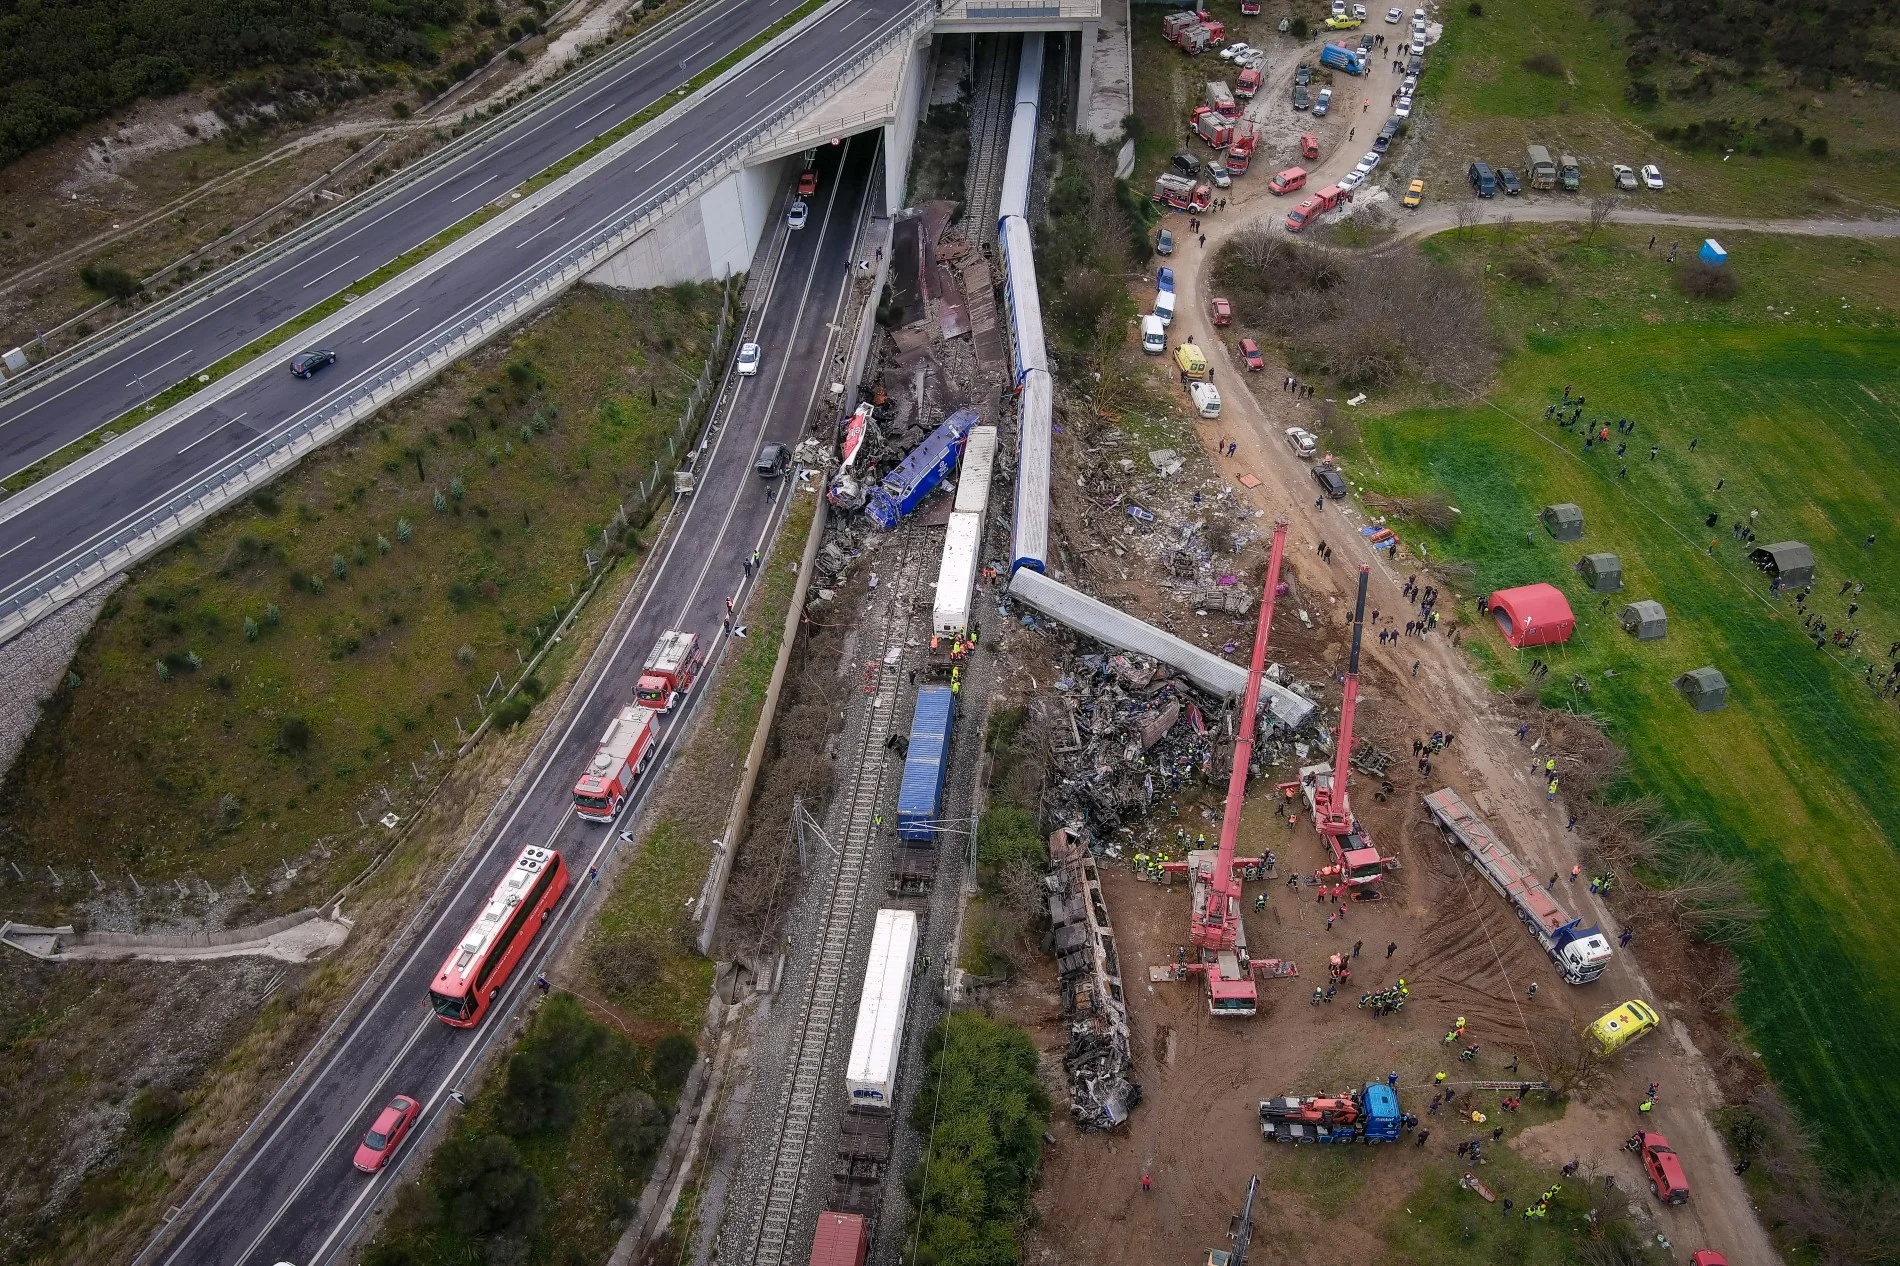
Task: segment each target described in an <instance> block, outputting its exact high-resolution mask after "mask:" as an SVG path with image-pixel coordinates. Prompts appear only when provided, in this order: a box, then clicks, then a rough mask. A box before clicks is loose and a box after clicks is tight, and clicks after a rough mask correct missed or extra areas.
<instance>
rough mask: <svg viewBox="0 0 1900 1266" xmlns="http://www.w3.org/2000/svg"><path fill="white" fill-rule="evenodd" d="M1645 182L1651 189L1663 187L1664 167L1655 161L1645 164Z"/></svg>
mask: <svg viewBox="0 0 1900 1266" xmlns="http://www.w3.org/2000/svg"><path fill="white" fill-rule="evenodd" d="M1643 183H1644V184H1645V185H1647V186H1648V187H1649V188H1651V189H1660V188H1662V187H1663V178H1662V168H1660V167H1658V166H1656V164H1654V163H1646V164H1644V166H1643Z"/></svg>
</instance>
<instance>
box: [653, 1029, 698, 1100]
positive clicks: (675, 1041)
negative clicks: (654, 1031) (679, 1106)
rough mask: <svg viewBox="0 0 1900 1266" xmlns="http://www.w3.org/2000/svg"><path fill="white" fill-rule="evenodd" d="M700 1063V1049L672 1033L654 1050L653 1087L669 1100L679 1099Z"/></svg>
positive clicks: (689, 1040)
mask: <svg viewBox="0 0 1900 1266" xmlns="http://www.w3.org/2000/svg"><path fill="white" fill-rule="evenodd" d="M698 1062H699V1048H698V1047H697V1046H695V1045H693V1041H692V1039H691V1038H688V1037H681V1036H680V1035H679V1034H678V1033H670V1034H668V1035H667V1036H665V1037H663V1038H661V1039H660V1044H659V1045H658V1046H656V1047H654V1048H653V1087H654V1089H656V1090H658V1091H659V1092H660V1093H661V1094H664V1095H666V1096H668V1097H669V1098H673V1097H677V1096H678V1095H679V1092H680V1091H681V1090H682V1089H683V1088H684V1087H685V1085H686V1079H687V1078H688V1077H689V1076H691V1075H692V1072H693V1065H694V1064H697V1063H698Z"/></svg>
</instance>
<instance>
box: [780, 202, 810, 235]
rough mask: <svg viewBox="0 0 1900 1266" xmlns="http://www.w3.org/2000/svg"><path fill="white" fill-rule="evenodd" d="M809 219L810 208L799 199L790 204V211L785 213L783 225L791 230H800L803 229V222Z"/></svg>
mask: <svg viewBox="0 0 1900 1266" xmlns="http://www.w3.org/2000/svg"><path fill="white" fill-rule="evenodd" d="M810 217H811V208H810V207H808V206H806V205H805V201H804V199H802V198H801V199H799V200H798V201H797V202H794V203H793V204H792V209H791V210H790V211H787V212H786V213H785V223H786V224H787V225H788V226H790V227H791V228H794V229H802V228H804V227H805V221H806V220H807V219H809V218H810Z"/></svg>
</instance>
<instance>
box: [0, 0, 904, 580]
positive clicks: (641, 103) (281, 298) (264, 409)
mask: <svg viewBox="0 0 1900 1266" xmlns="http://www.w3.org/2000/svg"><path fill="white" fill-rule="evenodd" d="M796 4H797V0H732V2H731V3H729V4H726V5H723V6H721V8H720V9H719V10H717V11H716V13H715V14H714V15H713V17H712V18H710V19H709V20H708V21H707V22H706V23H705V24H704V25H703V26H701V27H698V28H695V29H694V30H692V31H688V32H685V33H683V35H681V36H679V37H676V38H675V39H673V40H671V41H668V42H665V43H663V44H662V45H661V46H660V47H658V48H655V49H654V50H652V51H650V52H648V53H646V54H643V55H642V56H640V57H637V58H635V59H633V60H632V61H631V62H630V63H629V65H628V66H627V67H626V68H624V69H623V70H621V71H618V72H615V73H614V74H612V75H609V76H608V77H607V78H608V82H606V83H603V84H600V85H598V86H597V87H595V88H593V89H591V90H588V91H585V92H582V93H578V94H576V95H575V97H574V98H572V99H570V100H567V101H563V102H560V103H558V104H557V105H556V106H554V107H551V108H550V110H549V111H548V112H547V113H546V115H545V116H538V117H536V118H534V119H532V120H529V121H527V122H525V123H524V124H523V125H521V126H520V127H518V128H517V129H515V130H514V131H512V132H509V133H506V134H504V135H502V136H500V137H498V138H497V139H496V140H495V141H494V142H493V143H492V144H490V145H488V146H486V147H484V148H482V149H481V150H479V151H478V152H476V153H475V154H472V155H471V156H470V157H469V158H468V159H466V160H464V161H463V162H461V163H458V164H455V165H453V166H452V167H450V168H448V169H447V170H445V171H444V172H442V173H440V174H439V175H437V176H435V177H433V178H431V179H430V180H427V181H424V182H423V183H422V185H420V186H419V187H418V188H417V189H416V190H414V191H412V192H411V193H409V194H407V195H405V196H403V197H402V198H400V199H398V200H396V201H395V202H394V203H393V204H391V205H388V206H384V207H378V208H374V209H373V210H371V211H369V212H367V213H366V214H365V216H364V217H362V218H361V219H359V220H356V221H352V222H350V223H348V224H345V225H342V226H339V228H338V229H337V230H336V231H335V232H333V233H332V234H331V235H330V236H329V238H328V239H326V240H322V241H318V242H314V243H312V244H311V246H310V248H309V249H308V250H307V251H305V252H304V253H303V254H302V255H301V256H300V257H299V258H298V259H297V260H295V261H294V262H287V263H281V264H278V265H275V266H273V267H272V268H271V269H269V270H266V271H265V272H264V273H263V274H261V275H260V276H259V277H257V278H254V279H252V280H251V281H249V282H248V283H246V285H245V286H244V288H243V289H242V290H241V291H240V292H238V293H236V294H233V293H230V292H225V293H223V294H220V295H216V296H213V297H212V298H211V299H209V300H207V301H206V302H205V303H203V304H201V305H199V306H198V307H196V308H193V309H191V310H190V311H188V312H186V313H183V314H181V315H180V318H179V320H178V322H177V323H176V324H175V325H174V326H172V327H169V328H166V329H162V330H159V331H155V332H153V333H151V334H149V335H147V336H145V337H144V338H141V339H139V340H135V341H134V343H133V344H131V345H129V346H128V347H125V348H121V349H118V350H115V351H114V352H113V353H112V354H111V355H110V356H108V357H106V358H104V359H103V360H101V361H98V362H94V363H91V364H87V365H84V366H81V367H79V368H77V369H75V370H74V371H73V372H72V373H70V374H67V375H64V376H62V377H60V378H57V379H54V380H53V381H51V382H49V383H47V384H45V385H44V386H43V387H41V388H40V389H38V390H36V391H33V392H30V393H28V394H27V395H25V396H22V397H20V398H19V399H17V400H12V401H8V402H6V404H5V405H4V406H0V469H5V470H13V469H18V468H19V467H20V466H22V465H25V464H27V463H29V462H31V461H33V460H35V459H36V458H37V457H39V456H43V455H45V454H47V453H50V452H53V451H55V450H57V449H58V448H59V447H61V446H62V445H64V444H65V443H67V442H69V441H70V440H72V439H74V438H77V437H78V436H80V435H83V434H85V433H87V432H89V431H91V430H93V429H94V428H96V427H98V426H99V425H101V424H103V423H105V422H107V421H109V420H111V419H112V418H114V417H117V416H119V415H120V414H121V413H122V412H124V411H125V410H126V409H128V408H131V407H133V406H135V405H136V404H138V403H139V402H140V401H142V400H144V399H146V398H147V397H148V396H149V395H150V394H152V393H153V392H155V391H156V390H158V389H159V388H162V387H163V386H166V385H168V384H170V383H172V382H176V381H177V380H178V379H180V378H182V377H184V376H185V374H186V373H187V372H189V371H191V370H193V369H196V368H202V367H203V366H206V365H210V364H212V363H214V362H216V361H217V360H218V359H219V358H220V357H222V356H224V355H225V354H227V353H229V352H231V351H233V350H235V349H236V348H239V347H242V346H243V345H245V344H246V343H247V342H249V341H250V340H251V339H252V338H254V337H256V336H257V335H259V334H261V333H263V332H264V331H266V330H267V329H269V328H272V327H274V326H276V325H278V324H280V323H282V322H283V321H285V320H288V319H289V318H291V317H293V316H295V315H297V314H298V313H300V312H302V311H304V310H306V309H308V308H309V307H311V306H312V305H314V304H316V303H319V302H321V301H322V300H323V299H325V298H327V297H328V296H329V295H331V294H333V293H335V292H336V291H337V290H338V289H339V288H341V287H342V286H345V285H347V284H349V283H350V282H351V281H353V280H355V279H356V278H358V277H361V276H364V275H366V274H367V273H369V272H371V271H373V270H374V269H375V268H377V267H379V266H381V265H382V264H384V263H386V262H388V261H389V260H391V259H394V258H396V257H397V256H399V255H401V254H402V253H403V252H404V251H406V250H408V249H410V248H411V247H413V246H415V245H417V244H418V243H420V242H423V241H426V240H428V239H429V238H430V237H432V236H433V235H434V234H436V233H437V232H439V231H440V230H441V229H443V228H445V227H447V226H448V225H449V224H451V223H453V222H455V221H456V220H458V219H460V218H461V217H463V216H465V215H467V214H469V213H471V212H473V211H475V210H477V209H478V208H479V207H480V206H481V205H482V202H483V201H488V200H492V199H494V198H497V197H500V196H502V195H503V194H505V193H506V192H507V191H508V190H510V189H511V188H512V187H513V186H515V185H516V184H518V183H520V181H522V180H524V179H526V178H527V177H528V176H531V175H533V174H534V173H535V172H538V171H541V170H542V169H544V168H545V167H547V166H548V165H549V164H550V163H552V162H554V161H556V160H557V159H559V158H561V157H563V156H564V155H566V154H568V153H571V152H572V151H573V150H574V149H575V148H576V147H578V146H579V145H581V144H584V143H585V142H586V141H587V140H589V139H590V138H592V137H593V136H595V135H597V134H598V133H600V132H602V131H605V130H607V129H608V128H611V127H613V126H614V125H615V124H616V123H618V122H620V121H621V120H623V119H625V118H627V117H629V116H630V115H632V114H633V113H635V112H637V111H638V110H640V109H642V108H644V107H645V106H647V105H649V104H651V103H652V102H653V101H655V100H657V99H658V98H659V97H661V96H663V95H664V94H665V93H667V92H669V91H672V90H673V89H675V88H677V87H678V85H679V83H680V80H681V77H682V74H692V73H697V72H698V71H700V70H703V69H705V68H706V67H707V66H708V65H711V64H712V63H713V62H715V61H716V60H718V59H719V58H720V57H722V56H724V55H725V54H726V53H728V52H730V51H732V50H733V49H734V48H736V47H738V46H739V45H741V44H742V43H744V42H745V41H746V40H748V39H750V38H752V37H753V36H754V35H756V34H758V33H759V31H761V30H762V29H764V28H765V27H766V26H769V25H770V24H771V23H772V22H773V21H775V20H777V19H778V18H779V17H782V16H783V15H784V14H785V13H786V12H787V11H788V10H790V9H791V8H793V7H795V6H796ZM913 4H914V0H850V3H847V4H844V5H842V6H840V7H839V8H838V9H836V10H834V11H833V12H831V13H830V14H828V15H827V16H826V17H825V18H824V19H823V20H822V21H820V22H818V23H816V24H815V25H814V26H812V27H810V28H809V29H807V30H806V31H805V32H804V33H802V34H801V35H800V36H798V37H797V38H795V39H791V40H787V41H784V42H782V43H781V44H780V45H779V47H778V48H777V49H776V50H775V51H774V52H773V54H772V56H771V57H770V59H769V60H767V61H766V62H765V63H763V65H762V66H761V67H760V68H759V69H758V70H757V72H756V73H755V74H752V75H748V76H745V77H742V78H741V79H739V80H736V81H734V82H732V83H729V84H727V85H726V86H725V87H724V88H722V89H721V90H720V91H718V92H716V93H713V94H711V95H710V96H709V97H707V98H706V99H705V100H704V101H702V102H701V103H700V104H699V105H697V106H696V107H695V108H694V109H692V110H691V111H688V112H686V113H685V114H684V116H683V117H680V118H677V119H674V120H672V121H671V122H670V123H669V124H667V125H666V126H664V127H662V128H660V129H658V130H657V131H656V133H655V134H654V135H653V136H652V137H650V138H649V139H648V140H647V141H646V142H644V143H643V144H641V145H640V146H638V147H636V148H635V149H634V150H633V151H632V152H630V153H628V154H626V155H624V156H622V157H621V158H620V159H619V160H618V161H617V162H615V163H614V164H612V165H610V166H609V167H607V168H605V169H603V170H602V171H601V172H599V173H598V174H597V175H596V176H595V177H594V178H593V179H591V180H587V181H585V182H582V183H581V184H580V185H578V186H576V187H575V188H573V189H571V190H569V191H568V192H567V194H566V195H564V196H563V197H560V198H557V199H555V200H553V201H551V202H550V203H548V204H547V205H545V206H543V207H541V208H540V209H539V210H537V211H536V212H535V213H534V214H533V215H531V216H528V217H526V218H524V219H523V220H522V221H521V222H520V223H518V224H516V225H514V226H512V227H511V228H510V229H508V230H507V231H505V232H502V233H499V234H497V235H496V236H495V237H493V238H491V239H489V240H488V241H486V242H485V243H483V244H482V245H481V246H479V247H477V248H475V249H474V250H471V251H470V252H469V253H467V254H466V255H464V256H462V257H461V258H459V259H457V260H456V261H455V262H454V263H452V264H451V265H449V266H447V267H445V268H443V269H442V270H441V271H439V272H437V273H436V274H434V275H433V276H431V277H429V278H427V279H426V280H424V281H422V282H420V283H419V284H417V285H416V286H414V287H412V288H410V289H409V290H407V291H404V292H403V293H401V294H399V295H397V296H395V297H393V298H391V299H390V300H388V301H387V302H384V303H380V304H377V305H374V306H371V305H369V304H368V303H359V304H357V305H355V306H353V307H352V308H350V309H348V311H349V312H350V314H351V320H350V322H349V324H348V325H347V326H346V327H345V328H344V329H342V330H341V331H339V332H338V333H337V334H336V335H335V336H334V338H333V339H332V340H330V341H329V344H328V345H329V346H330V347H331V348H333V349H334V350H335V351H336V353H337V363H336V364H335V365H333V366H331V367H329V368H327V369H324V370H322V371H320V372H319V373H318V374H317V375H316V376H315V377H314V378H312V379H308V380H299V379H296V378H293V377H291V375H290V374H289V373H288V372H284V373H282V374H270V375H266V376H265V377H263V378H261V379H259V380H257V381H254V382H251V383H249V384H247V385H246V386H244V387H241V388H239V389H238V390H236V391H234V392H232V393H231V394H230V395H228V396H226V397H224V398H223V399H222V400H220V401H218V403H217V404H215V405H212V406H209V407H207V408H205V409H202V410H200V411H199V413H197V414H196V415H194V416H192V417H190V418H187V419H186V420H184V421H183V422H180V423H179V424H178V425H176V426H173V427H171V428H169V429H168V430H166V431H165V432H164V434H162V435H160V436H157V437H155V438H153V439H151V440H149V441H147V442H145V443H144V444H142V445H141V446H140V447H138V448H136V449H133V450H131V451H129V452H127V453H125V454H123V455H122V456H120V457H119V458H118V460H116V461H112V462H108V463H106V464H105V465H103V466H101V467H100V468H98V469H96V470H94V471H92V472H90V473H88V474H86V475H85V476H84V477H82V478H79V479H76V480H74V481H73V482H72V483H71V484H69V485H67V486H66V487H64V488H62V489H60V490H59V491H58V492H56V493H54V494H53V495H51V496H49V497H47V498H46V499H45V500H43V501H41V502H39V503H38V504H36V505H33V506H31V507H30V508H28V509H26V510H24V511H22V512H21V513H19V514H17V515H15V516H14V517H13V518H11V519H9V520H7V521H6V522H5V524H4V525H0V601H4V600H5V599H6V598H7V597H10V596H12V595H14V594H16V593H18V592H20V591H21V590H22V589H25V588H28V587H30V586H31V585H33V584H34V583H35V582H36V581H39V580H42V579H44V578H45V577H46V576H47V575H49V574H50V573H51V572H52V571H53V570H54V569H56V568H58V567H59V566H60V565H61V564H62V563H64V562H65V561H67V560H69V559H71V558H73V557H75V556H77V555H79V554H82V553H84V552H85V551H86V550H87V549H88V548H90V547H91V546H93V545H96V544H97V543H99V542H100V541H102V540H104V539H105V538H107V537H109V536H110V535H111V534H112V533H113V532H115V531H117V530H119V529H120V528H122V527H124V526H125V525H127V524H129V523H131V522H133V521H136V520H137V519H138V518H139V517H140V516H142V515H143V514H145V513H148V512H149V510H150V509H151V508H152V507H153V506H155V505H158V504H160V503H162V502H164V501H166V500H169V499H170V498H172V497H174V496H176V495H177V494H178V493H180V492H182V491H184V490H185V489H187V488H189V487H191V486H193V485H194V484H196V483H198V482H199V481H201V480H202V479H204V478H205V477H206V476H207V475H209V474H210V473H211V472H212V471H214V470H215V469H217V468H218V467H220V466H222V465H224V464H225V463H226V462H227V461H229V460H230V459H231V458H232V457H234V456H237V455H239V454H243V453H245V452H247V451H248V450H251V449H254V448H255V447H257V446H259V445H260V444H262V443H263V442H264V441H265V440H267V439H268V438H269V437H271V436H273V435H275V434H276V433H278V432H279V431H281V430H283V429H285V428H287V427H290V426H292V425H294V424H296V423H297V422H299V421H300V420H303V419H305V418H307V417H308V416H310V414H312V413H313V412H315V411H317V410H319V409H320V408H322V407H323V406H324V405H326V404H327V403H329V402H331V401H333V400H335V399H336V398H338V397H340V396H342V395H345V394H347V393H348V391H349V389H350V388H351V387H352V386H354V385H356V384H358V383H361V382H363V381H365V380H366V379H368V378H370V377H371V376H372V375H373V374H374V373H375V372H376V371H377V370H379V369H381V368H384V367H386V366H390V365H394V364H401V363H406V362H407V361H408V360H409V359H410V358H411V357H412V356H413V354H414V349H416V348H417V347H419V346H421V345H422V344H424V343H425V342H426V341H427V340H428V339H429V337H430V336H432V335H433V334H435V333H436V332H438V331H440V330H442V329H444V328H446V327H451V326H454V325H456V324H457V323H458V322H460V321H462V320H465V319H467V318H468V317H469V316H471V315H473V314H474V313H476V312H478V311H479V310H481V309H482V308H483V306H484V305H485V304H486V303H488V302H489V301H490V299H491V297H492V296H493V295H495V294H496V293H497V292H498V291H501V290H503V289H505V288H506V287H508V286H510V285H512V284H513V283H514V282H515V281H516V280H517V279H519V278H521V277H523V276H525V275H526V274H529V273H532V272H533V271H534V270H535V269H536V268H538V267H539V266H540V265H541V264H542V263H543V262H544V261H545V260H546V259H548V258H549V257H551V256H554V255H557V254H559V253H560V252H561V251H562V250H564V249H566V248H567V247H568V246H569V245H571V244H572V243H573V242H575V241H577V240H579V239H581V238H583V237H585V236H586V235H587V234H589V233H590V232H592V231H593V230H594V229H595V228H597V227H598V226H599V225H601V224H603V223H605V222H607V221H609V220H611V219H613V218H614V217H615V216H617V215H619V214H621V213H622V212H623V211H624V210H625V209H626V208H627V207H629V206H631V205H633V204H635V203H637V202H639V201H640V200H641V199H642V198H644V197H646V196H648V195H649V194H651V193H652V192H654V191H656V190H658V189H662V188H664V187H666V186H667V185H669V184H670V183H671V182H672V181H673V180H675V179H677V178H678V177H680V176H682V175H684V174H687V173H690V172H691V171H693V170H695V169H696V168H698V167H699V166H700V165H701V164H702V163H703V162H704V161H705V159H706V157H707V156H709V155H713V154H717V153H719V152H723V151H724V150H725V149H726V148H728V147H729V146H730V145H731V143H732V140H733V138H734V137H735V136H737V135H740V134H742V133H743V132H744V131H746V130H747V129H748V128H749V127H750V126H751V124H752V121H753V120H755V119H757V118H758V117H760V116H761V115H768V114H771V113H772V112H774V111H776V110H777V109H779V108H780V107H781V106H782V105H783V104H785V103H787V102H791V101H795V100H799V99H802V98H804V97H806V96H808V95H810V93H811V92H812V91H813V90H815V89H816V88H818V87H820V86H822V85H824V84H825V83H827V82H829V81H831V80H833V79H835V78H836V77H838V76H839V75H842V74H845V73H848V69H849V67H850V66H851V65H852V64H853V63H854V62H855V60H856V57H857V52H856V50H859V49H862V48H863V47H864V46H866V45H869V44H872V43H875V42H876V41H877V40H879V39H881V38H883V37H884V36H885V35H887V34H888V33H889V31H890V30H891V29H892V27H893V26H894V25H898V24H901V22H902V21H903V18H904V15H905V14H906V13H907V12H909V11H910V10H911V8H912V7H913ZM477 199H480V200H481V201H477ZM289 350H294V349H289ZM289 350H287V351H286V352H285V358H286V359H288V355H289ZM140 375H143V377H142V378H141V377H140Z"/></svg>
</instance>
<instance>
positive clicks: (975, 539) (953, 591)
mask: <svg viewBox="0 0 1900 1266" xmlns="http://www.w3.org/2000/svg"><path fill="white" fill-rule="evenodd" d="M982 547H983V516H982V515H980V514H952V515H951V516H950V530H949V531H948V532H947V533H946V534H945V536H944V540H943V562H942V563H941V564H939V566H938V568H937V599H936V601H935V602H934V603H933V604H931V608H930V631H931V633H933V634H934V635H936V636H938V637H954V636H957V635H958V634H961V633H963V632H965V631H966V630H968V629H969V627H970V615H971V612H972V610H973V608H974V606H975V603H976V559H977V555H978V553H979V552H980V551H981V550H982Z"/></svg>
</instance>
